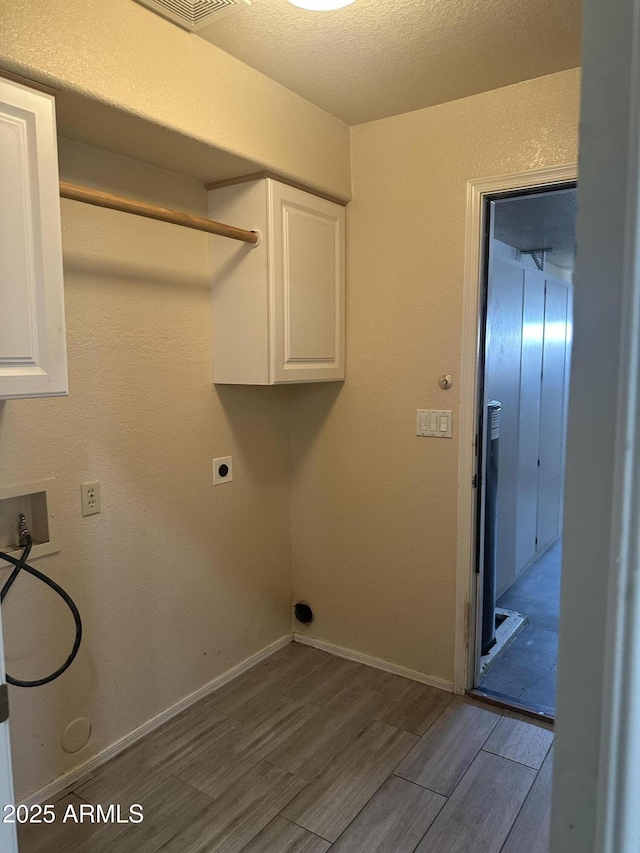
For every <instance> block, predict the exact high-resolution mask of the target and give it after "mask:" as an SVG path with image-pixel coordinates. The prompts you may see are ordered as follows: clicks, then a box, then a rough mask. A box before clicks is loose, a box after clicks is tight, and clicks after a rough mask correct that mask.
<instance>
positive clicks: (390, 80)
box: [198, 0, 582, 124]
mask: <svg viewBox="0 0 640 853" xmlns="http://www.w3.org/2000/svg"><path fill="white" fill-rule="evenodd" d="M581 5H582V4H581V0H356V2H355V3H354V4H353V5H351V6H348V7H347V8H345V9H338V10H335V11H332V12H308V11H305V10H303V9H299V8H296V7H295V6H292V5H290V4H289V3H288V2H287V0H252V6H251V7H250V8H249V9H247V10H245V11H242V12H241V13H240V14H237V15H232V16H230V17H228V18H226V19H224V20H222V21H220V22H218V23H217V24H212V25H211V26H209V27H206V28H205V29H203V30H201V31H200V32H199V33H198V35H199V36H201V37H202V38H204V39H206V40H207V41H209V42H211V43H212V44H215V45H217V46H218V47H220V48H221V49H222V50H225V51H227V53H230V54H232V55H233V56H235V57H236V58H237V59H240V60H241V61H242V62H245V63H246V64H247V65H250V66H252V67H253V68H256V69H257V70H258V71H261V72H263V73H264V74H266V75H267V76H268V77H271V78H273V79H274V80H277V81H278V82H280V83H282V84H283V85H284V86H286V87H287V88H289V89H291V90H293V91H294V92H297V93H298V94H299V95H302V96H303V97H304V98H307V99H308V100H309V101H311V102H312V103H314V104H317V105H318V106H319V107H322V108H323V109H325V110H326V111H327V112H329V113H331V114H332V115H334V116H337V117H338V118H340V119H342V120H343V121H345V122H347V123H348V124H360V123H362V122H366V121H371V120H373V119H378V118H384V117H386V116H390V115H397V114H399V113H404V112H409V111H411V110H417V109H421V108H422V107H427V106H432V105H433V104H439V103H444V102H446V101H452V100H456V99H458V98H463V97H466V96H468V95H473V94H477V93H478V92H485V91H488V90H490V89H496V88H499V87H501V86H508V85H510V84H512V83H518V82H520V81H521V80H528V79H531V78H533V77H541V76H543V75H545V74H552V73H554V72H556V71H563V70H565V69H567V68H575V67H576V66H578V65H580V27H581Z"/></svg>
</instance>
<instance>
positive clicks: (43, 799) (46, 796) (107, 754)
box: [22, 634, 292, 806]
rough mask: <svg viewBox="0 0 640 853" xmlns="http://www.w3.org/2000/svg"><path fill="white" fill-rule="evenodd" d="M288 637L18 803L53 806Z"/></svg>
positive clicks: (248, 659) (282, 644) (274, 648)
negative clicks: (134, 745) (61, 797)
mask: <svg viewBox="0 0 640 853" xmlns="http://www.w3.org/2000/svg"><path fill="white" fill-rule="evenodd" d="M291 639H292V637H291V634H285V636H284V637H280V639H279V640H276V641H275V643H271V645H269V646H267V647H266V648H264V649H262V651H259V652H257V653H256V654H255V655H252V656H251V657H250V658H247V659H246V660H244V661H242V663H239V664H238V665H237V666H234V667H232V668H231V669H229V670H227V672H224V673H223V674H222V675H219V676H218V677H217V678H214V679H213V681H210V682H209V683H208V684H205V685H204V686H203V687H200V688H199V689H198V690H196V691H195V692H194V693H190V694H189V695H188V696H185V698H184V699H181V700H180V701H179V702H176V704H175V705H172V706H171V707H170V708H167V709H166V711H162V713H160V714H158V715H157V716H155V717H152V718H151V719H150V720H147V722H146V723H143V724H142V725H141V726H138V728H137V729H134V730H133V731H132V732H129V734H127V735H125V736H124V737H122V738H120V740H117V741H116V742H115V743H112V744H111V745H110V746H108V747H107V748H106V749H103V750H102V751H101V752H99V753H98V754H97V755H94V756H93V757H92V758H90V759H89V760H88V761H86V762H85V763H84V764H81V765H80V766H79V767H76V768H74V769H73V770H71V771H69V772H68V773H65V774H64V775H63V776H58V778H57V779H54V780H53V781H52V782H50V783H49V784H48V785H45V786H44V788H40V790H39V791H36V792H35V793H34V794H31V795H30V796H29V797H28V798H27V799H24V800H22V802H23V803H24V804H25V805H27V806H30V805H33V804H36V803H50V802H53V801H54V800H55V799H56V797H57V795H58V794H60V793H62V791H64V790H65V789H67V788H69V787H70V786H71V785H74V784H75V783H76V782H78V781H79V780H80V779H82V778H83V777H84V776H87V775H88V774H90V773H91V772H92V771H93V770H96V769H97V768H98V767H100V766H101V765H102V764H105V763H106V762H107V761H109V760H110V759H111V758H114V757H115V756H116V755H118V754H119V753H120V752H124V750H125V749H127V748H128V747H130V746H133V744H134V743H136V742H137V741H139V740H140V739H141V738H143V737H144V736H145V735H147V734H149V733H150V732H152V731H154V729H157V728H159V727H160V726H161V725H163V723H166V722H168V721H169V720H170V719H171V718H172V717H175V716H176V715H177V714H179V713H180V712H181V711H184V710H186V709H187V708H189V707H190V706H191V705H194V704H195V703H196V702H198V701H199V700H200V699H204V697H205V696H208V695H209V693H213V691H214V690H217V689H218V688H219V687H222V686H223V685H224V684H226V683H227V682H228V681H231V680H232V679H234V678H237V677H238V676H239V675H242V673H243V672H246V671H247V670H248V669H251V667H253V666H256V664H259V663H260V662H261V661H263V660H265V659H266V658H268V657H270V656H271V655H273V654H275V653H276V652H277V651H279V650H280V649H282V648H284V647H285V646H287V645H289V643H290V642H291Z"/></svg>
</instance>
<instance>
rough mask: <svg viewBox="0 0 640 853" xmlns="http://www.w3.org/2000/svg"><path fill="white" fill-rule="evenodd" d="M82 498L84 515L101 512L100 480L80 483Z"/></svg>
mask: <svg viewBox="0 0 640 853" xmlns="http://www.w3.org/2000/svg"><path fill="white" fill-rule="evenodd" d="M80 498H81V502H82V515H83V517H85V516H87V515H97V514H98V513H99V512H100V483H99V482H98V480H94V481H93V482H91V483H82V484H81V485H80Z"/></svg>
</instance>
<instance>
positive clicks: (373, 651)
mask: <svg viewBox="0 0 640 853" xmlns="http://www.w3.org/2000/svg"><path fill="white" fill-rule="evenodd" d="M578 89H579V74H578V71H577V70H574V71H568V72H563V73H560V74H556V75H552V76H549V77H544V78H539V79H537V80H533V81H529V82H526V83H520V84H517V85H515V86H511V87H508V88H505V89H499V90H496V91H493V92H487V93H485V94H481V95H476V96H473V97H470V98H466V99H464V100H461V101H456V102H452V103H449V104H444V105H442V106H436V107H431V108H429V109H425V110H419V111H416V112H412V113H407V114H405V115H401V116H397V117H394V118H389V119H384V120H381V121H377V122H373V123H370V124H365V125H360V126H358V127H355V128H352V186H353V201H352V203H351V204H350V206H349V207H348V208H347V210H348V224H347V233H348V272H347V282H348V285H347V294H348V296H347V381H346V382H345V384H344V387H342V388H339V387H336V386H333V385H327V386H323V387H318V388H314V387H308V388H303V389H301V390H300V391H297V392H296V398H295V400H294V404H293V507H294V509H293V519H294V522H293V570H294V597H295V598H296V599H297V598H303V599H307V600H309V601H310V602H311V603H312V604H313V605H314V608H315V611H316V621H315V622H314V623H313V625H312V626H311V627H310V628H309V629H301V627H300V626H297V629H298V630H304V631H305V632H306V633H308V634H310V635H313V636H316V637H319V638H321V639H322V640H325V641H327V642H330V643H335V644H337V645H340V646H344V647H347V648H351V649H355V650H357V651H360V652H363V653H365V654H369V655H373V656H375V657H378V658H382V659H383V660H387V661H391V662H393V663H395V664H400V665H403V666H406V667H409V668H410V669H413V670H418V671H420V672H423V673H426V674H428V675H430V676H432V677H434V678H439V679H443V680H445V681H452V679H453V648H454V598H455V565H456V523H457V519H456V501H457V476H458V470H457V457H458V441H457V429H456V425H457V424H458V423H459V417H458V416H459V412H460V399H459V387H460V386H459V378H460V356H461V345H462V341H461V324H462V275H463V251H464V229H465V203H466V182H467V181H468V180H470V179H473V178H481V177H485V176H490V175H500V174H508V173H512V172H520V171H523V170H526V169H535V168H539V167H542V166H549V165H554V164H560V163H566V162H571V161H574V160H575V159H576V148H577V119H578ZM441 373H451V374H452V375H453V379H454V387H453V390H451V391H449V392H445V391H441V390H440V389H439V388H438V386H437V377H438V375H439V374H441ZM417 408H452V409H453V411H454V439H453V440H451V441H448V440H436V439H428V438H417V437H416V436H415V410H416V409H417Z"/></svg>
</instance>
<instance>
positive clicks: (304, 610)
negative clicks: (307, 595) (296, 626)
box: [293, 601, 313, 625]
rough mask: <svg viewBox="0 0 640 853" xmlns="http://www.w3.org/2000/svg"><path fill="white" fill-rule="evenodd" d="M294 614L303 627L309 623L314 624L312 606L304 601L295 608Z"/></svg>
mask: <svg viewBox="0 0 640 853" xmlns="http://www.w3.org/2000/svg"><path fill="white" fill-rule="evenodd" d="M293 612H294V613H295V615H296V619H297V620H298V622H302V624H303V625H308V624H309V622H313V610H312V609H311V605H310V604H306V603H305V602H304V601H299V602H298V603H297V604H296V605H295V607H294V608H293Z"/></svg>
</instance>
